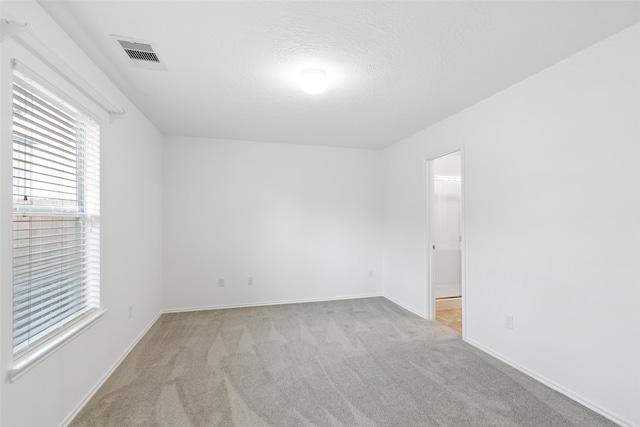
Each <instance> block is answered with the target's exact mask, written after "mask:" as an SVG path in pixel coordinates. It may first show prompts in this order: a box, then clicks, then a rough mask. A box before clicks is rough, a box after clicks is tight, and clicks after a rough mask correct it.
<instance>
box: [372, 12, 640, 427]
mask: <svg viewBox="0 0 640 427" xmlns="http://www.w3.org/2000/svg"><path fill="white" fill-rule="evenodd" d="M639 117H640V24H637V25H635V26H633V27H630V28H628V29H627V30H625V31H622V32H620V33H618V34H616V35H614V36H612V37H610V38H608V39H606V40H604V41H602V42H600V43H598V44H596V45H594V46H592V47H589V48H587V49H585V50H584V51H582V52H580V53H578V54H576V55H574V56H572V57H570V58H568V59H566V60H564V61H562V62H560V63H558V64H556V65H554V66H552V67H550V68H548V69H546V70H544V71H542V72H540V73H537V74H535V75H533V76H531V77H529V78H527V79H526V80H524V81H521V82H520V83H518V84H516V85H514V86H512V87H510V88H508V89H506V90H504V91H502V92H500V93H498V94H496V95H494V96H492V97H490V98H488V99H486V100H484V101H482V102H480V103H478V104H476V105H474V106H472V107H470V108H468V109H466V110H464V111H462V112H460V113H458V114H456V115H454V116H451V117H449V118H448V119H446V120H443V121H442V122H440V123H438V124H436V125H434V126H432V127H430V128H428V129H425V130H424V131H422V132H420V133H418V134H416V135H414V136H412V137H410V138H407V139H406V140H404V141H401V142H399V143H397V144H395V145H393V146H391V147H390V148H388V149H387V150H385V152H384V158H383V176H384V178H383V180H384V218H385V226H384V238H383V239H384V240H383V245H384V248H385V253H384V261H383V263H384V264H383V265H384V279H383V280H384V292H385V294H388V295H390V296H391V297H393V298H394V299H396V300H397V301H399V302H400V303H402V304H404V305H406V306H407V307H410V308H412V309H413V310H415V311H416V312H425V311H426V309H425V308H424V307H425V306H424V303H423V301H424V300H425V298H427V290H426V287H425V277H426V267H425V265H426V262H425V260H426V254H425V249H426V244H425V242H426V241H428V240H426V239H427V236H426V230H425V216H426V210H425V206H426V204H425V192H426V189H425V179H424V177H425V159H428V158H432V157H435V156H437V155H440V154H445V153H446V152H448V151H451V150H452V149H455V148H458V147H463V148H464V152H463V159H464V177H465V183H464V185H465V187H464V188H465V214H464V215H465V234H466V242H465V245H466V267H465V269H466V293H465V298H466V301H465V303H466V305H465V310H466V311H465V331H466V340H467V341H468V342H470V343H472V344H474V345H476V346H478V347H481V348H483V349H485V350H487V351H489V352H490V353H492V354H494V355H497V356H498V357H500V358H502V359H503V360H505V361H507V362H509V363H511V364H513V365H516V366H518V367H520V368H521V369H523V370H525V371H527V372H529V373H531V374H533V375H534V376H536V377H537V378H539V379H541V380H543V381H545V382H547V383H548V384H551V385H553V386H554V387H556V388H557V389H559V390H562V391H563V392H565V393H566V394H569V395H571V396H573V397H574V398H578V399H580V400H581V401H582V402H583V403H585V404H587V405H590V406H591V407H592V408H596V409H597V410H598V411H600V412H601V413H604V414H606V415H607V416H609V417H610V418H612V419H614V420H616V421H618V422H619V423H621V424H623V425H624V424H627V425H640V406H639V405H638V404H637V403H638V402H639V401H640V364H639V363H638V360H640V330H639V329H638V328H637V325H639V324H640V310H639V309H638V307H640V286H638V284H639V283H640V268H639V267H638V266H639V265H640V263H639V260H640V222H639V221H638V218H640V168H638V166H637V162H638V159H640V120H639V119H638V118H639ZM505 313H508V314H511V315H513V325H514V327H513V330H509V329H506V328H505V326H504V325H505V321H504V316H505Z"/></svg>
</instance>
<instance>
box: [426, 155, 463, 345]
mask: <svg viewBox="0 0 640 427" xmlns="http://www.w3.org/2000/svg"><path fill="white" fill-rule="evenodd" d="M429 170H430V181H431V182H430V185H429V188H430V189H431V191H430V197H429V205H430V206H429V208H430V209H429V213H430V230H431V233H430V243H431V244H430V248H431V256H430V261H431V262H430V265H431V269H430V271H431V293H430V294H431V295H432V298H433V302H434V305H433V307H434V309H435V319H436V320H437V321H438V322H440V323H442V324H444V325H446V326H448V327H450V328H451V329H454V330H456V331H457V332H459V333H460V334H462V315H463V313H462V307H463V304H462V302H463V301H462V298H463V289H462V155H461V152H460V151H456V152H454V153H451V154H447V155H445V156H441V157H437V158H435V159H433V160H431V161H430V168H429Z"/></svg>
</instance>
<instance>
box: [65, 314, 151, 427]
mask: <svg viewBox="0 0 640 427" xmlns="http://www.w3.org/2000/svg"><path fill="white" fill-rule="evenodd" d="M161 314H162V312H160V313H158V314H157V315H156V316H155V317H154V318H153V320H152V321H151V323H149V324H148V325H147V327H146V328H144V330H143V331H142V332H141V333H140V334H139V335H138V337H137V338H136V339H135V340H133V342H132V343H131V345H129V347H127V349H126V350H125V351H124V353H122V355H121V356H120V357H119V358H118V360H116V362H115V363H114V364H113V365H112V366H111V368H109V370H108V371H107V372H106V373H105V374H104V375H103V376H102V378H100V381H98V383H97V384H96V385H95V386H94V387H93V388H92V389H91V390H90V391H89V393H88V394H87V395H86V396H85V397H84V399H82V400H81V401H80V403H79V404H78V406H76V408H75V409H74V410H73V411H72V412H71V413H70V414H69V415H68V416H67V418H65V419H64V421H63V422H62V423H61V424H60V427H67V426H68V425H69V424H70V423H71V421H73V419H74V418H75V417H76V415H78V413H79V412H80V411H81V410H82V408H84V405H86V404H87V402H89V400H91V398H92V397H93V395H94V394H96V392H97V391H98V390H99V389H100V387H102V385H103V384H104V383H105V381H107V379H108V378H109V377H110V376H111V374H113V371H115V370H116V368H117V367H118V366H120V363H122V361H123V360H124V358H125V357H127V356H128V355H129V353H130V352H131V350H133V348H134V347H135V346H136V345H137V344H138V342H139V341H140V340H141V339H142V337H144V336H145V334H146V333H147V332H149V329H151V327H152V326H153V324H154V323H156V321H157V320H158V319H159V318H160V315H161Z"/></svg>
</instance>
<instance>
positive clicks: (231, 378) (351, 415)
mask: <svg viewBox="0 0 640 427" xmlns="http://www.w3.org/2000/svg"><path fill="white" fill-rule="evenodd" d="M71 425H72V426H118V427H122V426H385V427H387V426H398V427H408V426H535V427H540V426H579V427H588V426H610V425H614V424H612V423H611V422H609V421H607V420H606V419H604V418H603V417H601V416H599V415H597V414H595V413H594V412H592V411H590V410H589V409H587V408H585V407H583V406H581V405H579V404H577V403H575V402H574V401H572V400H570V399H568V398H566V397H564V396H563V395H561V394H559V393H557V392H555V391H553V390H551V389H549V388H547V387H545V386H543V385H541V384H540V383H538V382H536V381H534V380H532V379H531V378H529V377H527V376H525V375H523V374H521V373H519V372H517V371H515V370H514V369H512V368H510V367H508V366H507V365H505V364H503V363H501V362H499V361H497V360H495V359H493V358H492V357H490V356H488V355H486V354H484V353H482V352H481V351H479V350H477V349H475V348H473V347H471V346H469V345H468V344H466V343H464V342H463V341H462V340H461V339H460V336H459V334H457V333H456V332H454V331H453V330H451V329H449V328H447V327H445V326H443V325H441V324H439V323H437V322H433V321H426V320H422V319H420V318H418V317H417V316H415V315H413V314H411V313H409V312H407V311H405V310H403V309H401V308H399V307H398V306H397V305H395V304H393V303H391V302H389V301H388V300H386V299H384V298H367V299H357V300H346V301H333V302H321V303H309V304H291V305H276V306H267V307H253V308H239V309H227V310H211V311H199V312H188V313H178V314H164V315H162V317H161V318H160V319H159V320H158V322H157V323H156V324H155V325H154V326H153V327H152V328H151V329H150V330H149V332H148V333H147V334H146V335H145V336H144V338H143V339H142V340H141V341H140V343H139V344H138V345H137V346H136V347H135V348H134V349H133V350H132V351H131V353H130V354H129V356H128V357H127V358H126V359H125V360H124V361H123V363H122V364H121V365H120V366H119V367H118V369H117V370H116V371H115V372H114V374H113V375H112V376H111V377H110V378H109V379H108V380H107V382H106V383H105V384H104V386H103V387H102V388H101V389H100V390H99V391H98V392H97V393H96V394H95V396H94V397H93V398H92V399H91V400H90V401H89V402H88V404H87V405H86V406H85V407H84V409H83V410H82V411H81V412H80V413H79V414H78V416H77V417H76V418H75V420H74V421H73V422H72V424H71Z"/></svg>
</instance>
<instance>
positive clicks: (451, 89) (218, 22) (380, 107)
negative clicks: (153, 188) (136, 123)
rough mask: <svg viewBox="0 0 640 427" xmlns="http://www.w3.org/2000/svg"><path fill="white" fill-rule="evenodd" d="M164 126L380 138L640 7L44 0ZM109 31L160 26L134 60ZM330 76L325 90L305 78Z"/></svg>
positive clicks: (552, 57) (538, 64) (288, 137)
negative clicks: (154, 65)
mask: <svg viewBox="0 0 640 427" xmlns="http://www.w3.org/2000/svg"><path fill="white" fill-rule="evenodd" d="M40 4H41V5H42V7H43V8H44V9H45V10H47V11H48V12H49V13H50V14H51V16H52V17H53V18H54V19H55V20H56V21H57V22H58V23H59V24H60V25H61V27H62V28H63V29H65V31H67V33H69V35H71V36H72V37H73V38H74V39H75V40H76V41H77V43H78V44H79V45H80V47H81V48H82V49H83V50H84V51H85V52H86V53H87V54H88V55H89V56H90V57H91V58H92V59H93V60H94V61H95V62H96V63H97V64H98V65H99V66H100V67H101V68H102V69H103V70H104V71H105V73H106V74H107V75H108V76H109V77H110V78H111V79H112V80H113V81H114V82H115V83H116V84H117V85H118V86H119V87H120V88H121V89H122V91H123V92H124V93H126V94H127V95H128V96H129V98H130V99H131V100H132V101H133V102H134V103H135V104H136V105H137V106H138V108H139V109H140V110H142V112H143V113H144V114H146V116H147V117H148V118H149V119H150V120H151V121H152V122H153V123H154V124H155V125H156V126H157V127H158V129H160V131H162V132H163V133H165V134H172V135H187V136H204V137H217V138H230V139H243V140H255V141H270V142H286V143H298V144H317V145H332V146H344V147H359V148H382V147H386V146H388V145H390V144H392V143H394V142H396V141H398V140H400V139H402V138H404V137H407V136H409V135H411V134H413V133H415V132H417V131H419V130H421V129H423V128H425V127H427V126H429V125H431V124H433V123H435V122H437V121H439V120H441V119H443V118H445V117H447V116H449V115H451V114H453V113H455V112H457V111H460V110H461V109H463V108H465V107H467V106H469V105H471V104H474V103H476V102H478V101H480V100H482V99H483V98H485V97H487V96H489V95H491V94H493V93H495V92H497V91H499V90H501V89H503V88H505V87H507V86H509V85H511V84H513V83H515V82H517V81H519V80H522V79H523V78H526V77H527V76H529V75H531V74H533V73H535V72H537V71H539V70H541V69H544V68H546V67H548V66H549V65H551V64H553V63H555V62H558V61H559V60H561V59H563V58H565V57H567V56H569V55H571V54H573V53H575V52H577V51H579V50H581V49H583V48H585V47H587V46H589V45H591V44H593V43H595V42H597V41H599V40H601V39H603V38H605V37H607V36H609V35H611V34H613V33H615V32H617V31H619V30H621V29H623V28H625V27H627V26H629V25H631V24H633V23H635V22H638V21H640V2H637V1H634V2H615V1H603V2H599V1H586V2H580V1H567V2H564V1H556V2H540V1H533V2H520V1H498V2H485V1H468V2H467V1H411V2H404V1H390V2H369V1H354V2H352V1H318V2H314V1H304V2H298V1H285V2H277V1H276V2H271V1H269V2H265V1H260V2H240V1H229V2H221V1H197V2H191V1H139V2H135V1H41V2H40ZM110 34H117V35H121V36H127V37H132V38H137V39H146V40H152V41H154V42H155V43H156V45H157V49H158V51H159V54H160V55H161V56H162V58H163V59H164V62H165V64H166V67H167V71H164V72H162V71H150V70H143V69H138V68H133V67H131V65H129V64H128V63H127V61H126V59H125V58H124V56H123V55H122V53H121V52H119V51H118V49H117V46H116V43H115V42H114V41H113V39H111V38H110V36H109V35H110ZM307 67H316V68H323V69H325V70H326V71H327V73H328V74H329V76H330V85H329V88H328V90H327V91H326V92H325V93H323V94H321V95H315V96H313V95H307V94H304V93H302V92H301V91H300V90H299V89H298V87H297V85H296V82H295V76H296V75H297V73H298V72H299V71H300V70H301V69H304V68H307Z"/></svg>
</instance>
